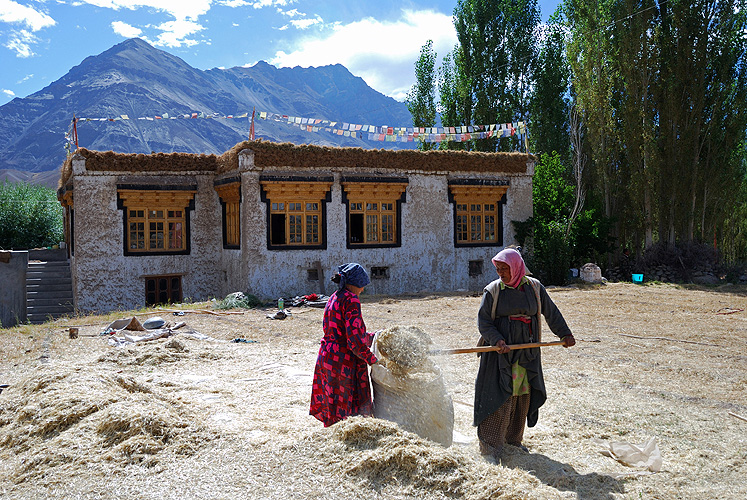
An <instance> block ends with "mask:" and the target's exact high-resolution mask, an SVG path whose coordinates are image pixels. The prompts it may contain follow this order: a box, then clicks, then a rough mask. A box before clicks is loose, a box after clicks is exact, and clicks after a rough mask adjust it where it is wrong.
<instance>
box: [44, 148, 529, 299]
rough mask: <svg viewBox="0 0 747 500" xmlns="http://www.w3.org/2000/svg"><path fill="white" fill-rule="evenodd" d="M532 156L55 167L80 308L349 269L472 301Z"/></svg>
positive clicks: (522, 215)
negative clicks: (466, 293)
mask: <svg viewBox="0 0 747 500" xmlns="http://www.w3.org/2000/svg"><path fill="white" fill-rule="evenodd" d="M533 173H534V157H532V156H531V155H527V154H522V153H476V152H464V151H428V152H422V151H413V150H399V151H388V150H364V149H358V148H332V147H320V146H308V145H306V146H297V145H293V144H276V143H270V142H264V141H248V142H243V143H240V144H238V145H236V146H235V147H234V148H232V149H231V150H230V151H227V152H226V153H224V154H223V155H221V156H216V155H193V154H184V153H171V154H163V153H158V154H151V155H142V154H139V155H135V154H117V153H113V152H97V151H88V150H86V149H80V150H78V152H77V153H76V154H75V155H74V156H72V157H70V158H69V159H68V160H67V161H66V162H65V164H64V165H63V170H62V177H61V180H60V188H59V191H58V196H59V199H60V201H61V203H62V204H63V206H64V207H65V230H66V243H67V248H68V250H69V253H70V264H71V270H72V275H73V294H74V301H75V306H76V308H77V309H78V310H80V311H83V312H88V311H107V310H112V309H118V308H127V309H129V308H136V307H140V306H143V305H150V304H157V303H165V302H169V301H171V302H181V301H184V300H188V299H192V300H196V301H198V300H206V299H208V298H210V297H223V296H225V295H226V294H228V293H231V292H234V291H242V292H244V293H250V294H253V295H256V296H258V297H260V298H263V299H273V298H277V297H294V296H297V295H303V294H309V293H326V294H329V293H331V292H332V291H333V290H334V288H333V284H332V283H329V278H330V276H331V274H332V273H333V272H334V271H335V270H336V267H337V265H339V264H343V263H345V262H359V263H361V264H362V265H363V266H364V267H365V268H366V269H367V270H368V271H369V275H370V276H371V278H372V283H371V285H369V286H368V287H367V288H366V293H367V294H368V293H372V294H392V295H394V294H402V293H407V292H420V291H426V290H427V291H455V290H481V289H482V287H483V286H484V285H485V284H487V283H488V282H489V281H491V280H492V279H494V278H495V276H496V275H495V270H494V269H493V266H492V265H491V264H490V258H491V257H492V256H493V255H494V254H495V253H496V252H497V251H498V250H500V249H501V248H502V247H503V246H505V245H510V244H513V243H514V232H513V226H512V224H511V221H523V220H526V219H527V218H529V217H530V216H531V215H532V175H533Z"/></svg>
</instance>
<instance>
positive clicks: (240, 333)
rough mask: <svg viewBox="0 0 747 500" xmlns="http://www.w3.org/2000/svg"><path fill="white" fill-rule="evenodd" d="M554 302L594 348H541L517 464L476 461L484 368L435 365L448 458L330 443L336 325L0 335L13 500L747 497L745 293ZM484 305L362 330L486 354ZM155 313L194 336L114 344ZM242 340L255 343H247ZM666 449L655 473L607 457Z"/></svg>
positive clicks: (399, 443)
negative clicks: (417, 333)
mask: <svg viewBox="0 0 747 500" xmlns="http://www.w3.org/2000/svg"><path fill="white" fill-rule="evenodd" d="M550 294H551V297H552V298H553V300H554V301H555V302H556V303H557V304H558V306H559V307H560V309H561V311H562V312H563V314H564V316H565V317H566V319H567V321H568V323H569V325H570V327H571V329H572V330H573V331H574V333H575V336H576V338H577V340H578V344H577V346H576V347H574V348H571V349H563V348H561V347H548V348H545V349H544V351H543V366H544V372H545V379H546V384H547V390H548V402H547V403H546V404H545V406H544V407H543V408H542V409H541V410H540V419H539V423H538V425H537V426H536V427H534V428H532V429H528V431H527V434H526V437H525V444H526V445H527V446H528V448H529V453H528V454H527V453H522V452H521V451H519V450H516V449H515V448H509V449H508V451H507V454H506V457H505V459H504V461H503V463H502V464H494V463H492V462H490V461H488V460H486V459H484V458H482V457H481V456H480V455H479V453H478V449H477V443H476V441H475V431H474V428H473V427H472V426H471V423H472V406H471V403H472V390H473V383H474V378H475V374H476V370H477V358H476V357H475V356H474V355H473V354H460V355H451V356H448V357H440V358H439V359H438V363H439V365H440V366H441V368H442V369H443V370H444V373H445V378H446V382H447V387H448V389H449V391H450V393H451V396H452V398H453V400H454V409H455V425H454V441H455V443H454V445H452V446H451V447H450V448H448V449H445V448H442V447H441V446H439V445H435V444H432V443H430V442H428V441H424V440H420V439H418V438H417V437H415V436H414V435H412V434H409V433H404V432H402V431H400V430H398V429H397V428H396V427H393V426H391V425H387V423H386V422H383V421H378V420H376V419H360V418H357V419H350V420H349V421H347V422H343V423H341V424H337V425H335V426H333V427H331V428H329V429H323V427H322V425H321V423H319V422H318V421H316V420H315V419H314V418H312V417H310V416H309V415H308V404H309V394H310V390H311V374H312V371H313V367H314V362H315V359H316V353H317V349H318V343H319V339H320V337H321V316H322V311H321V310H320V309H314V308H296V309H294V312H295V313H294V314H293V315H292V317H291V318H288V319H286V320H283V321H276V320H270V319H268V318H267V317H266V314H267V313H269V312H274V310H249V311H247V312H245V313H244V314H231V315H228V314H225V315H210V314H201V313H196V312H187V313H186V314H185V315H184V316H182V317H178V318H177V317H175V316H172V315H170V313H165V312H159V313H155V312H154V311H152V310H143V311H130V312H124V313H118V314H112V315H108V316H95V317H93V316H92V317H85V318H70V319H62V320H57V321H55V322H51V323H47V324H45V325H41V326H23V327H18V328H14V329H10V330H0V384H8V385H9V387H8V388H7V389H5V390H4V391H3V392H2V393H1V394H0V497H2V498H24V499H25V498H143V499H151V498H153V499H155V498H158V499H164V498H174V499H176V498H179V499H184V498H200V499H202V498H216V499H217V498H220V499H233V498H242V499H243V498H278V499H280V498H298V499H301V498H321V497H326V498H349V499H360V498H368V499H370V498H387V499H388V498H470V499H473V498H474V499H477V498H542V499H545V498H563V499H566V498H581V499H623V498H624V499H633V498H646V499H649V498H655V499H680V498H719V499H723V500H726V499H743V498H747V482H745V480H744V478H745V477H747V422H746V421H743V420H741V419H739V418H737V417H736V416H733V415H730V414H729V413H730V412H731V413H734V414H736V415H740V416H743V417H747V355H745V347H747V311H745V310H744V309H745V308H747V289H745V288H733V287H731V288H718V289H714V288H711V289H703V288H701V289H695V288H689V289H687V288H682V287H677V286H671V285H651V286H639V285H632V284H623V283H616V284H607V285H603V286H587V287H583V288H578V287H564V288H552V289H550ZM479 300H480V299H479V297H477V296H472V295H469V294H444V295H428V296H408V297H395V298H386V297H366V296H365V295H364V297H363V315H364V319H365V321H366V324H367V326H368V328H369V330H378V329H383V328H387V327H389V326H392V325H396V324H400V325H415V326H419V327H420V328H422V329H423V330H424V331H425V332H427V333H428V334H429V335H430V336H431V337H432V339H433V340H434V342H435V343H436V344H438V345H439V346H442V347H444V348H455V347H471V346H473V345H474V344H475V342H476V338H477V332H476V328H475V314H476V311H477V308H478V304H479ZM185 307H191V308H197V309H205V308H207V307H209V304H197V305H190V306H185ZM156 314H158V315H160V316H162V317H164V318H166V319H167V320H168V321H171V322H176V321H179V320H183V321H185V322H186V324H187V326H186V327H185V328H183V329H181V330H179V332H180V333H179V334H178V335H176V336H174V337H171V338H168V339H161V340H156V341H152V342H149V343H144V344H136V345H133V346H131V347H118V348H114V347H110V346H109V345H108V344H107V343H106V341H105V340H104V339H103V338H101V337H100V336H99V335H98V334H99V333H100V332H101V331H102V330H103V329H104V327H105V326H106V325H108V324H109V322H111V321H112V320H114V319H118V318H123V317H128V316H132V315H136V316H137V317H138V318H139V319H140V320H141V321H144V320H145V319H147V318H148V317H151V316H153V315H156ZM69 326H80V337H79V338H78V339H75V340H71V339H69V338H68V333H67V328H68V327H69ZM189 331H195V332H199V333H201V334H203V335H208V336H210V337H212V338H213V339H214V340H204V339H203V340H201V339H198V338H196V337H194V336H190V335H188V332H189ZM544 332H545V335H544V338H543V340H545V341H547V340H552V334H551V333H550V332H549V330H547V329H545V330H544ZM239 337H240V338H245V339H248V340H253V341H256V342H255V343H243V342H242V343H234V342H230V340H232V339H235V338H239ZM637 337H647V338H637ZM653 337H659V338H657V339H654V338H653ZM650 438H656V440H657V443H658V447H659V450H660V452H661V456H662V458H663V466H662V469H661V471H660V472H658V473H650V472H648V473H646V471H643V470H642V469H641V468H636V467H629V466H626V465H624V464H622V463H620V462H618V461H616V460H614V459H613V458H610V457H608V456H605V455H603V454H602V453H601V450H602V449H603V446H602V445H601V444H599V442H598V441H596V440H602V442H605V443H608V442H612V441H623V442H629V443H634V444H641V443H644V442H646V441H647V440H648V439H650ZM639 472H644V474H643V475H638V476H636V475H635V474H636V473H639Z"/></svg>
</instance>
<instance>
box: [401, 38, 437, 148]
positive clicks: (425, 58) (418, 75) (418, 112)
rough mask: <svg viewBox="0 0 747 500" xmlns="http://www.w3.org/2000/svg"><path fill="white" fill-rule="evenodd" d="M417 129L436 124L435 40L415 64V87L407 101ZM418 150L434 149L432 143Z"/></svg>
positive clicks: (429, 41)
mask: <svg viewBox="0 0 747 500" xmlns="http://www.w3.org/2000/svg"><path fill="white" fill-rule="evenodd" d="M405 102H406V103H407V109H408V110H410V114H411V115H412V124H413V125H414V126H415V127H433V126H434V125H435V124H436V53H435V52H434V51H433V40H428V41H427V42H426V43H425V45H423V47H421V49H420V57H419V58H418V60H417V62H416V63H415V85H413V87H412V89H410V92H408V94H407V98H406V99H405ZM418 148H419V149H421V150H424V151H427V150H430V149H433V144H432V143H430V142H420V144H419V145H418Z"/></svg>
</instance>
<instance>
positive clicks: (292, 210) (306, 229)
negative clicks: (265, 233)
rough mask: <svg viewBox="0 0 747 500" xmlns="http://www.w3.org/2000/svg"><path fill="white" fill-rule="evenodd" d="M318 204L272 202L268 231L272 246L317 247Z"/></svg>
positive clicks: (319, 213) (310, 202) (319, 214)
mask: <svg viewBox="0 0 747 500" xmlns="http://www.w3.org/2000/svg"><path fill="white" fill-rule="evenodd" d="M320 205H321V203H319V202H312V201H307V202H302V201H289V202H282V201H280V202H273V203H271V205H270V207H271V209H270V213H271V216H270V221H271V227H270V231H271V233H272V236H271V241H272V243H273V245H318V244H319V221H320V220H321V212H320V210H319V206H320Z"/></svg>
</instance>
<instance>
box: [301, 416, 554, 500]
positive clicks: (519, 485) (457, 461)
mask: <svg viewBox="0 0 747 500" xmlns="http://www.w3.org/2000/svg"><path fill="white" fill-rule="evenodd" d="M327 433H329V434H327ZM322 434H323V435H322ZM318 440H321V442H322V444H321V447H320V448H319V451H320V453H321V454H322V456H323V458H322V457H320V458H319V460H320V461H323V462H327V463H328V464H329V466H330V467H332V468H333V469H337V471H341V472H343V473H344V474H346V475H348V476H351V477H355V478H358V479H360V480H363V481H364V482H365V483H367V484H368V486H369V487H370V488H372V489H373V490H375V491H378V492H386V490H387V489H388V488H390V487H396V491H397V492H399V494H402V493H403V492H404V493H405V494H406V495H407V498H463V499H466V500H477V499H488V498H491V499H519V498H521V499H526V498H549V497H553V495H552V493H551V492H550V491H548V490H547V489H546V487H544V485H542V484H541V483H540V482H539V481H538V480H537V479H536V478H535V477H533V476H532V475H530V474H529V473H527V472H525V471H522V470H514V469H508V468H505V467H501V466H500V465H495V464H490V463H488V462H485V461H484V460H483V459H481V458H477V457H476V456H475V455H473V454H471V453H469V452H468V451H466V450H464V449H461V448H455V447H451V448H444V447H442V446H439V445H438V444H435V443H433V442H431V441H429V440H427V439H423V438H421V437H419V436H417V435H416V434H413V433H410V432H407V431H403V430H402V429H401V428H400V427H399V426H397V424H395V423H392V422H388V421H386V420H381V419H377V418H367V417H352V418H348V419H346V420H343V421H342V422H338V423H337V424H335V425H334V426H332V427H331V428H330V429H329V430H325V431H321V432H320V433H317V434H316V435H315V436H314V441H317V443H316V444H317V446H318V445H319V443H318ZM548 494H549V496H547V495H548ZM384 496H386V495H384Z"/></svg>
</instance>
